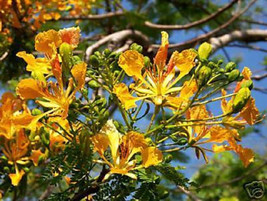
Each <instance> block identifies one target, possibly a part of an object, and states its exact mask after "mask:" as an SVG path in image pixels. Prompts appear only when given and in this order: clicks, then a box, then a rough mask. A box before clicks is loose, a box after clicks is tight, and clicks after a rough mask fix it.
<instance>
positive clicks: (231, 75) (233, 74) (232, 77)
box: [228, 69, 240, 82]
mask: <svg viewBox="0 0 267 201" xmlns="http://www.w3.org/2000/svg"><path fill="white" fill-rule="evenodd" d="M239 75H240V71H239V70H238V69H234V70H232V71H231V72H230V73H229V75H228V80H229V81H230V82H234V81H236V80H237V79H238V78H239Z"/></svg>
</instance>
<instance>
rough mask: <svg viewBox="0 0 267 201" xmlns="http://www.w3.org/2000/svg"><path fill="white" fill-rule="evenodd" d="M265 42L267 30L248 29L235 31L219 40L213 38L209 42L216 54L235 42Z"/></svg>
mask: <svg viewBox="0 0 267 201" xmlns="http://www.w3.org/2000/svg"><path fill="white" fill-rule="evenodd" d="M260 40H262V41H264V40H267V30H264V29H248V30H244V31H239V30H237V31H233V32H231V33H228V34H225V35H222V36H220V37H218V38H211V39H210V40H209V42H210V43H211V44H212V49H213V51H214V52H215V51H216V50H218V49H219V48H220V47H223V46H226V45H227V44H229V43H231V42H233V41H250V42H252V41H260Z"/></svg>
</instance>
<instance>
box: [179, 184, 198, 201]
mask: <svg viewBox="0 0 267 201" xmlns="http://www.w3.org/2000/svg"><path fill="white" fill-rule="evenodd" d="M177 189H178V190H179V191H180V192H182V193H184V194H185V195H187V196H188V197H189V198H191V199H192V200H193V201H201V199H199V198H198V197H197V196H196V195H194V194H193V193H192V192H190V191H188V190H186V189H185V188H184V187H182V186H179V185H177Z"/></svg>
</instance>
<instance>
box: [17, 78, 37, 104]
mask: <svg viewBox="0 0 267 201" xmlns="http://www.w3.org/2000/svg"><path fill="white" fill-rule="evenodd" d="M41 90H42V88H40V86H39V83H38V81H36V80H34V79H31V78H28V79H23V80H21V81H20V82H19V84H18V86H17V88H16V92H17V94H18V95H19V96H20V97H21V98H22V99H34V98H38V97H41V96H42V91H41Z"/></svg>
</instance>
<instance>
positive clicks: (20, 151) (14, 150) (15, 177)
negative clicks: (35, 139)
mask: <svg viewBox="0 0 267 201" xmlns="http://www.w3.org/2000/svg"><path fill="white" fill-rule="evenodd" d="M28 145H29V140H28V138H27V136H26V135H25V133H24V130H23V129H20V131H19V132H17V133H16V136H15V137H14V139H12V140H7V139H5V140H4V146H3V149H2V151H3V153H4V154H5V156H6V157H7V159H8V163H9V164H10V165H14V166H15V171H16V173H10V174H9V177H10V179H11V182H12V185H14V186H17V185H18V184H19V182H20V180H21V178H22V176H23V175H24V174H25V172H24V171H23V170H20V171H19V169H18V164H20V165H25V164H27V163H28V162H29V158H28V157H26V154H27V152H28Z"/></svg>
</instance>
